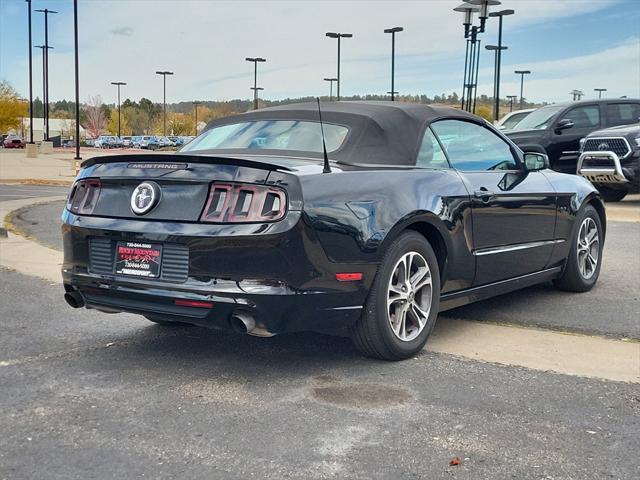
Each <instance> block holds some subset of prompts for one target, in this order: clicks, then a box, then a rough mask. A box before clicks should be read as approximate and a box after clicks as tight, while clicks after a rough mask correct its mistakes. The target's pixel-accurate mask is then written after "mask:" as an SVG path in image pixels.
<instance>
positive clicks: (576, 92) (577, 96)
mask: <svg viewBox="0 0 640 480" xmlns="http://www.w3.org/2000/svg"><path fill="white" fill-rule="evenodd" d="M569 95H572V96H573V101H574V102H575V101H578V102H579V101H580V99H581V98H582V96H583V95H584V93H583V92H582V91H581V90H574V91H572V92H569Z"/></svg>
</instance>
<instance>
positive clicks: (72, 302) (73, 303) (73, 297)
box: [64, 292, 84, 308]
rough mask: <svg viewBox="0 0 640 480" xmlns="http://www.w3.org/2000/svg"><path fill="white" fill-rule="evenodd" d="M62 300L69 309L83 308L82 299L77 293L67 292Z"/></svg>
mask: <svg viewBox="0 0 640 480" xmlns="http://www.w3.org/2000/svg"><path fill="white" fill-rule="evenodd" d="M64 300H65V301H66V302H67V303H68V304H69V306H70V307H71V308H81V307H84V299H83V298H82V295H80V294H79V293H78V292H67V293H65V294H64Z"/></svg>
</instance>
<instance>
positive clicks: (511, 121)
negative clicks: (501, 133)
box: [496, 108, 535, 130]
mask: <svg viewBox="0 0 640 480" xmlns="http://www.w3.org/2000/svg"><path fill="white" fill-rule="evenodd" d="M534 110H535V108H529V109H526V110H516V111H514V112H509V113H507V114H506V115H505V116H504V117H502V118H501V119H500V121H498V123H496V127H498V129H500V130H511V129H512V128H514V127H515V126H516V125H517V124H518V123H520V122H521V121H522V120H523V119H524V118H525V117H526V116H527V115H529V114H530V113H531V112H533V111H534Z"/></svg>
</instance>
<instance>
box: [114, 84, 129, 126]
mask: <svg viewBox="0 0 640 480" xmlns="http://www.w3.org/2000/svg"><path fill="white" fill-rule="evenodd" d="M111 85H115V86H116V87H118V138H120V87H121V86H122V85H126V83H125V82H111Z"/></svg>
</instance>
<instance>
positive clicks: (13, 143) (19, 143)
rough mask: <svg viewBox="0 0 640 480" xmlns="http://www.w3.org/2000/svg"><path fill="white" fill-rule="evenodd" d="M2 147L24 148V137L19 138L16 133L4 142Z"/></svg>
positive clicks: (11, 134)
mask: <svg viewBox="0 0 640 480" xmlns="http://www.w3.org/2000/svg"><path fill="white" fill-rule="evenodd" d="M2 146H3V147H4V148H24V140H23V139H22V137H19V136H18V135H16V134H14V133H10V134H9V135H7V136H6V137H5V138H4V140H3V141H2Z"/></svg>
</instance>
